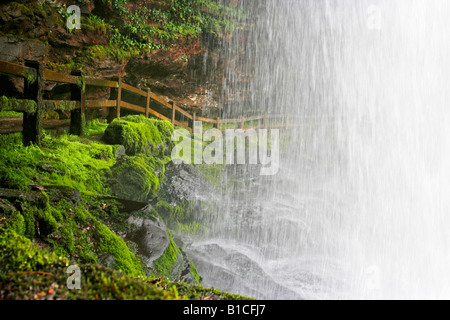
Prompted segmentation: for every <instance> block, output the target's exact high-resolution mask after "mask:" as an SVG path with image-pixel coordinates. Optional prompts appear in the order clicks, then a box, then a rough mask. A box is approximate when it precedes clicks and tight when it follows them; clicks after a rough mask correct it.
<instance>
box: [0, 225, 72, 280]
mask: <svg viewBox="0 0 450 320" xmlns="http://www.w3.org/2000/svg"><path fill="white" fill-rule="evenodd" d="M67 263H68V262H67V259H64V258H61V257H58V256H57V255H55V254H52V253H50V252H48V251H45V250H40V249H38V248H37V247H36V246H34V245H33V243H32V242H31V241H30V240H29V239H27V238H25V237H23V236H21V235H18V234H17V233H16V232H15V231H13V230H11V229H9V230H0V273H9V272H16V271H17V270H20V271H22V272H23V271H39V270H42V269H43V268H44V267H46V266H48V265H59V266H67Z"/></svg>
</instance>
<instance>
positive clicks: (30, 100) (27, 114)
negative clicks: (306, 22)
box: [0, 60, 293, 145]
mask: <svg viewBox="0 0 450 320" xmlns="http://www.w3.org/2000/svg"><path fill="white" fill-rule="evenodd" d="M0 74H5V75H8V76H16V77H22V78H24V79H25V84H24V98H25V99H24V100H18V102H19V103H16V104H15V106H14V107H12V108H11V107H10V109H11V110H14V111H18V112H23V113H24V116H23V119H24V121H23V137H24V143H25V144H26V145H29V144H31V143H34V144H37V145H40V143H41V141H40V139H41V136H42V118H43V114H44V112H45V111H47V110H65V111H70V112H71V117H70V133H71V134H75V135H83V134H84V115H85V112H86V109H89V108H114V109H115V115H114V116H115V117H117V118H120V115H121V110H122V109H128V110H132V111H134V112H138V113H142V114H145V116H146V117H149V116H154V117H156V118H159V119H162V120H167V121H170V122H171V123H172V124H173V125H174V126H177V127H181V128H184V129H186V130H189V131H190V132H193V131H194V126H195V123H196V122H197V121H201V122H203V123H208V124H210V125H212V126H213V127H215V128H218V129H224V128H228V127H229V125H230V124H231V125H234V126H236V127H237V128H241V129H244V130H248V129H257V128H290V127H292V126H293V125H292V123H290V118H289V116H276V115H271V116H269V115H268V114H267V113H266V114H264V115H261V116H256V117H249V118H240V119H220V118H219V117H218V118H216V119H209V118H204V117H200V116H197V115H196V114H195V113H193V114H191V113H189V112H186V111H185V110H183V109H182V108H180V107H178V106H177V105H176V104H175V103H173V102H170V103H169V102H167V100H168V99H167V98H164V97H163V96H160V95H157V94H155V93H153V92H152V91H151V90H150V89H146V90H142V89H138V88H135V87H133V86H130V85H128V84H126V83H124V82H123V81H122V79H121V78H120V77H119V78H118V79H117V80H105V79H98V78H93V77H85V76H84V75H83V74H82V73H81V72H79V71H74V72H72V73H71V74H70V75H69V74H62V73H58V72H54V71H51V70H45V69H44V68H43V65H42V64H41V63H39V62H35V61H29V62H26V63H25V65H19V64H14V63H10V62H6V61H2V60H0ZM44 81H48V82H57V83H65V84H70V85H71V98H70V100H69V101H66V100H43V91H44V90H43V87H44ZM86 86H94V87H103V88H111V89H113V91H114V92H115V94H114V96H117V97H116V98H114V99H111V100H86V99H85V89H86ZM125 91H126V92H128V93H131V94H132V95H134V96H138V97H139V96H140V97H141V99H142V100H143V101H144V100H145V105H135V104H132V103H129V102H126V101H124V100H123V93H124V92H125ZM157 105H158V106H159V109H158V108H155V106H157ZM25 106H28V107H25ZM30 106H32V107H30ZM161 108H162V109H167V110H165V111H166V112H165V113H166V115H167V116H166V115H164V114H162V113H161V112H158V111H156V110H155V109H158V110H160V111H161ZM1 109H2V106H1V105H0V111H1ZM168 114H170V116H169V115H168ZM179 118H182V119H187V123H186V121H179V120H177V119H179Z"/></svg>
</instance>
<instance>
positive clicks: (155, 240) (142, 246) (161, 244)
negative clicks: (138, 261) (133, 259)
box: [126, 216, 170, 267]
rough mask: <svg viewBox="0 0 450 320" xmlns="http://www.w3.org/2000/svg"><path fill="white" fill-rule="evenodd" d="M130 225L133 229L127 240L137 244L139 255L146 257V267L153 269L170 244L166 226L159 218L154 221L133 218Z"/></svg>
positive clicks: (155, 217) (153, 218) (130, 219)
mask: <svg viewBox="0 0 450 320" xmlns="http://www.w3.org/2000/svg"><path fill="white" fill-rule="evenodd" d="M128 223H129V225H130V227H131V228H130V231H129V232H128V233H127V235H126V239H127V240H130V241H133V242H134V243H136V244H137V247H138V252H139V254H141V255H142V256H144V257H145V259H146V261H145V262H146V265H147V266H148V267H151V266H152V265H153V261H155V260H156V259H158V258H159V257H161V256H162V254H163V253H164V251H165V250H166V249H167V247H168V246H169V244H170V240H169V236H168V233H167V228H166V225H165V224H164V222H163V221H162V219H161V218H160V217H157V216H154V217H152V219H150V218H140V217H133V216H132V217H130V218H129V219H128Z"/></svg>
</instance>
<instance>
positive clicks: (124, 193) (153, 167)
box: [110, 155, 164, 202]
mask: <svg viewBox="0 0 450 320" xmlns="http://www.w3.org/2000/svg"><path fill="white" fill-rule="evenodd" d="M157 171H158V172H159V175H158V174H157V173H156V172H157ZM112 176H113V179H111V180H110V183H111V188H112V190H113V191H114V193H115V194H116V195H117V196H119V197H122V198H124V199H128V200H134V201H141V202H146V201H148V200H149V199H150V198H154V197H156V195H157V194H158V192H159V189H160V179H161V178H162V177H163V176H164V164H163V163H162V162H161V161H160V160H158V159H157V158H154V157H151V156H146V155H137V156H133V157H127V158H125V159H123V160H121V161H120V162H118V163H117V164H116V165H115V166H114V167H113V168H112Z"/></svg>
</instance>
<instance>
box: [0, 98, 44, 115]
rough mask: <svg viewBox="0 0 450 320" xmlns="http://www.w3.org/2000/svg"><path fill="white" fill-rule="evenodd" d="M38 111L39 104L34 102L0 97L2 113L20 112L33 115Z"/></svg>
mask: <svg viewBox="0 0 450 320" xmlns="http://www.w3.org/2000/svg"><path fill="white" fill-rule="evenodd" d="M36 110H37V104H36V102H35V101H33V100H18V99H15V98H8V97H5V96H1V97H0V111H20V112H27V113H30V114H33V113H35V112H36Z"/></svg>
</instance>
